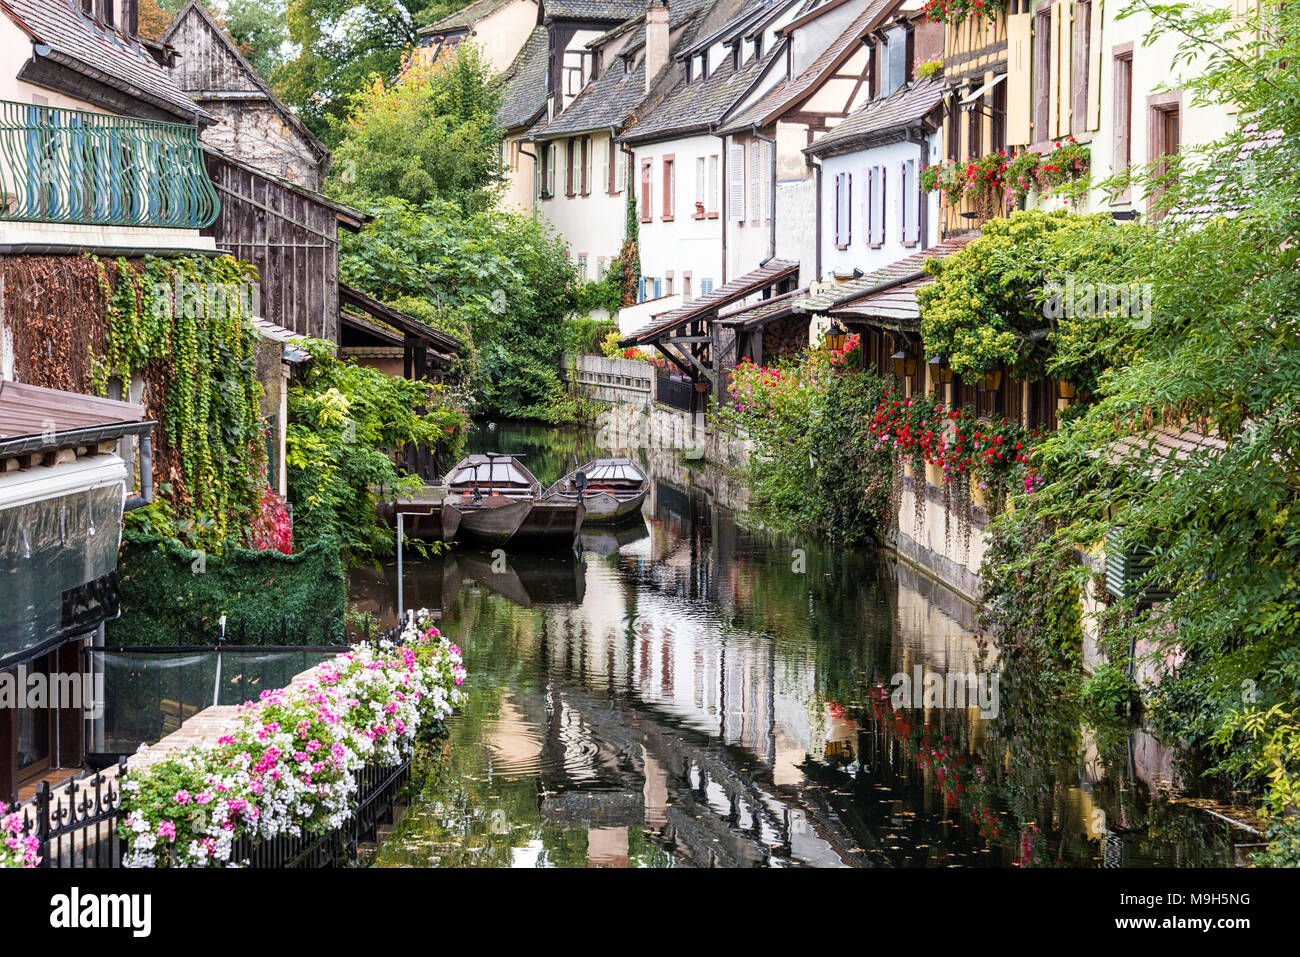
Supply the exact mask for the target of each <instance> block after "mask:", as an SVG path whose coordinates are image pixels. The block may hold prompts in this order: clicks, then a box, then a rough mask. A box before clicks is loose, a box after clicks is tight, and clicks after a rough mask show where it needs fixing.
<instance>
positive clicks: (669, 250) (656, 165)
mask: <svg viewBox="0 0 1300 957" xmlns="http://www.w3.org/2000/svg"><path fill="white" fill-rule="evenodd" d="M635 152H636V158H635V162H634V163H633V164H632V168H633V169H634V170H636V174H635V175H634V176H633V182H635V183H636V184H638V188H639V184H640V182H641V174H640V169H641V164H642V162H643V161H644V160H647V159H648V160H650V161H651V163H650V170H651V197H652V199H651V206H652V208H651V212H652V213H653V214H654V220H653V222H649V223H641V230H640V233H641V272H642V274H643V275H645V276H648V277H651V278H657V279H664V278H666V277H667V275H668V274H669V273H670V272H671V273H672V274H673V291H674V293H684V292H685V286H684V284H683V277H684V275H685V274H686V273H688V272H689V273H690V274H691V296H692V297H695V296H698V295H699V294H700V288H701V285H700V284H701V281H702V280H704V279H712V280H713V285H714V288H717V287H718V286H721V285H722V228H723V226H722V193H723V188H724V185H725V184H724V183H723V182H722V157H723V144H722V140H720V139H719V138H718V137H716V136H690V137H683V138H682V139H676V140H668V141H665V142H662V143H650V144H646V145H644V146H638V147H636V151H635ZM666 156H672V157H674V163H675V164H676V174H675V178H676V180H677V188H676V191H675V201H674V203H673V219H672V220H671V221H665V220H664V217H663V189H664V184H663V160H664V157H666ZM710 157H717V161H718V173H717V183H716V187H715V189H714V191H713V195H712V196H706V198H705V201H704V202H705V209H706V218H704V219H696V218H695V200H696V163H697V161H698V160H699V159H701V158H703V159H704V161H705V187H704V188H705V192H706V193H707V192H708V191H709V186H708V163H709V158H710ZM710 214H712V218H708V217H709V215H710ZM664 288H665V289H666V288H667V286H666V284H665V287H664Z"/></svg>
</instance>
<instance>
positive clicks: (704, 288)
mask: <svg viewBox="0 0 1300 957" xmlns="http://www.w3.org/2000/svg"><path fill="white" fill-rule="evenodd" d="M711 292H713V280H712V279H701V280H700V295H701V296H707V295H708V294H709V293H711Z"/></svg>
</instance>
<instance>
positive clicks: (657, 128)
mask: <svg viewBox="0 0 1300 957" xmlns="http://www.w3.org/2000/svg"><path fill="white" fill-rule="evenodd" d="M779 51H780V48H779V47H777V48H774V49H773V50H769V51H768V53H767V55H766V56H763V57H754V58H753V59H751V60H750V61H749V62H748V63H746V64H745V65H744V66H742V67H741V68H740V69H739V70H733V69H732V66H731V58H730V57H728V58H727V59H726V62H725V64H724V65H723V66H721V67H720V68H719V69H717V70H715V71H714V72H713V73H712V74H710V76H709V77H708V79H706V80H697V81H696V82H694V83H690V84H687V83H685V82H684V81H683V82H681V83H679V85H678V86H677V87H676V89H674V90H673V91H672V93H670V94H669V95H668V97H667V98H666V99H664V100H663V101H662V102H661V103H658V104H657V105H656V106H655V107H654V109H653V110H650V111H648V115H647V116H646V118H645V119H644V120H641V121H640V122H638V123H637V124H636V125H635V126H633V127H631V128H630V129H629V130H628V131H627V132H626V133H625V134H624V135H623V139H625V140H627V141H628V142H644V141H647V140H651V139H654V138H656V137H662V136H665V135H674V134H678V133H684V132H687V131H688V130H693V129H708V128H710V127H712V126H713V125H714V124H715V123H717V122H719V121H720V120H721V119H722V117H723V116H725V115H726V113H727V111H728V110H730V109H731V108H732V107H733V106H735V105H736V102H737V101H738V100H739V99H740V98H741V97H743V96H744V95H745V93H746V92H748V90H749V88H750V86H751V85H752V84H753V83H754V81H755V80H757V79H758V78H759V76H760V75H761V74H762V72H763V70H765V69H766V68H767V65H768V63H770V62H771V60H772V58H773V57H774V56H776V54H777V53H778V52H779Z"/></svg>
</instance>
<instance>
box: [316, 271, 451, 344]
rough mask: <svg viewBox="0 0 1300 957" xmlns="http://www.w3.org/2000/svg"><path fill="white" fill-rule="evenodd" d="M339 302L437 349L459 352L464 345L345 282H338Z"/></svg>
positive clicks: (439, 330)
mask: <svg viewBox="0 0 1300 957" xmlns="http://www.w3.org/2000/svg"><path fill="white" fill-rule="evenodd" d="M339 304H340V306H351V307H352V308H354V309H359V310H361V311H362V312H364V313H365V314H366V315H368V316H372V317H374V318H375V319H378V320H380V321H381V322H384V323H387V324H388V325H390V326H392V327H393V328H394V329H397V330H399V331H401V332H403V333H405V334H406V335H408V336H413V337H414V338H416V339H422V340H424V341H426V342H430V343H432V344H433V345H434V346H435V347H437V348H439V349H444V350H446V351H448V352H460V351H461V350H462V349H463V348H464V347H465V344H464V343H463V342H461V341H460V340H459V339H457V338H456V337H455V336H453V335H449V334H448V333H445V332H443V331H442V330H441V329H437V328H434V327H433V326H431V325H429V324H428V323H427V322H424V321H422V320H420V319H417V318H415V316H412V315H410V314H409V313H405V312H402V311H401V310H400V309H395V308H393V307H392V306H390V305H389V304H388V303H386V302H380V301H379V300H378V299H375V298H374V297H373V296H368V295H366V294H365V293H364V292H362V291H361V290H360V289H355V288H353V287H352V286H349V285H346V284H345V283H339Z"/></svg>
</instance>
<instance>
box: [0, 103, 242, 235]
mask: <svg viewBox="0 0 1300 957" xmlns="http://www.w3.org/2000/svg"><path fill="white" fill-rule="evenodd" d="M218 209H219V206H218V202H217V193H216V190H214V189H213V187H212V181H211V180H210V179H209V178H208V173H207V168H206V166H205V165H204V162H203V153H202V151H201V150H200V148H199V137H198V129H197V128H196V127H193V126H185V125H183V124H181V123H161V122H156V121H153V120H140V119H135V118H133V117H125V116H112V115H107V114H102V113H91V112H88V111H84V110H63V109H55V108H53V107H48V106H34V105H32V104H30V103H15V102H13V101H11V100H0V221H3V220H9V221H16V222H29V223H69V224H77V225H93V226H155V227H170V228H176V229H200V228H202V227H204V226H207V225H209V224H211V223H212V221H213V220H215V219H216V218H217V212H218Z"/></svg>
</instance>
